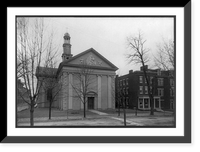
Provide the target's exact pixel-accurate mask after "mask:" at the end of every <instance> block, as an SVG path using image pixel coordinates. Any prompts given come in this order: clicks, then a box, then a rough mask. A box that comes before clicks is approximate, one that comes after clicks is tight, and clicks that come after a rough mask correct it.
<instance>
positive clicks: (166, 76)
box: [115, 65, 175, 110]
mask: <svg viewBox="0 0 200 152" xmlns="http://www.w3.org/2000/svg"><path fill="white" fill-rule="evenodd" d="M145 68H146V73H147V77H148V81H149V84H150V91H153V96H154V109H174V96H175V93H174V91H175V89H174V76H173V73H174V71H173V70H170V71H161V70H160V69H148V66H147V65H146V66H145ZM115 85H116V87H115V88H116V95H115V96H116V108H117V107H118V106H119V105H122V103H125V104H126V106H127V108H130V109H132V108H134V107H136V108H138V109H142V110H149V109H150V108H151V106H150V98H149V92H148V91H149V90H148V85H147V81H146V79H145V77H144V73H143V67H141V68H140V70H139V71H134V72H133V70H130V71H129V73H128V74H126V75H123V76H116V79H115Z"/></svg>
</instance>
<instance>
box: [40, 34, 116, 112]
mask: <svg viewBox="0 0 200 152" xmlns="http://www.w3.org/2000/svg"><path fill="white" fill-rule="evenodd" d="M70 39H71V37H70V35H69V33H65V34H64V44H63V54H62V62H61V63H60V64H59V67H58V68H54V69H52V70H53V71H54V74H55V81H56V83H57V84H58V85H57V87H56V88H54V89H53V91H52V94H53V95H55V94H56V96H55V100H54V102H53V104H52V107H56V108H59V109H60V110H82V109H84V102H85V108H86V110H87V109H102V110H103V109H114V108H115V76H116V74H115V71H116V70H117V69H118V68H117V67H116V66H115V65H113V64H112V63H111V62H110V61H108V60H107V59H106V58H105V57H103V56H102V55H101V54H100V53H98V52H97V51H96V50H95V49H93V48H90V49H88V50H85V51H83V52H82V53H80V54H78V55H75V56H73V55H72V54H71V44H70ZM41 68H43V67H41ZM43 69H44V70H45V68H43ZM40 77H42V75H38V79H40ZM38 103H39V104H38V106H39V107H48V106H49V102H48V93H47V91H46V90H45V89H44V88H41V94H40V97H39V102H38ZM40 103H41V104H40Z"/></svg>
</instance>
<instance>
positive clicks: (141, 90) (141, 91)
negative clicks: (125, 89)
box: [140, 86, 143, 94]
mask: <svg viewBox="0 0 200 152" xmlns="http://www.w3.org/2000/svg"><path fill="white" fill-rule="evenodd" d="M140 94H143V86H140Z"/></svg>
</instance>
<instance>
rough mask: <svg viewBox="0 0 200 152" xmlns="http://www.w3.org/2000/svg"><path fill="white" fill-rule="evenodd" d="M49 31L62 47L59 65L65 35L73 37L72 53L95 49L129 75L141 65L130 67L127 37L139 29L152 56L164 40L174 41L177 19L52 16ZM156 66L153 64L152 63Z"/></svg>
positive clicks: (131, 65) (120, 71) (121, 73)
mask: <svg viewBox="0 0 200 152" xmlns="http://www.w3.org/2000/svg"><path fill="white" fill-rule="evenodd" d="M45 23H47V24H48V28H49V29H53V31H54V32H55V40H56V43H57V44H58V45H59V53H60V54H59V58H58V60H59V63H60V62H61V55H62V53H63V49H62V44H63V35H64V33H66V32H68V33H69V34H70V36H71V44H72V48H71V53H72V54H73V55H77V54H79V53H81V52H83V51H85V50H87V49H89V48H94V49H95V50H96V51H97V52H99V53H100V54H101V55H103V56H104V57H105V58H106V59H108V60H109V61H110V62H112V63H113V64H114V65H116V66H117V67H118V68H119V70H118V71H117V74H120V75H124V74H127V73H128V71H129V70H131V69H132V70H134V71H135V70H139V67H140V66H141V65H134V64H128V62H127V59H126V57H125V54H126V53H127V51H128V49H127V45H126V38H127V37H129V36H131V35H135V34H138V31H139V30H140V31H141V32H142V33H143V38H144V39H145V40H146V43H145V47H146V48H149V49H150V50H151V51H150V52H149V56H150V57H151V56H152V54H155V51H156V45H157V44H158V43H160V42H162V39H166V40H167V39H172V40H173V38H174V20H173V18H166V17H164V18H163V17H159V18H158V17H154V18H150V17H149V18H147V17H140V18H139V17H121V18H119V17H114V18H113V17H96V18H94V17H81V18H80V17H57V18H55V17H53V18H45ZM149 64H150V65H151V66H150V67H153V64H152V63H149Z"/></svg>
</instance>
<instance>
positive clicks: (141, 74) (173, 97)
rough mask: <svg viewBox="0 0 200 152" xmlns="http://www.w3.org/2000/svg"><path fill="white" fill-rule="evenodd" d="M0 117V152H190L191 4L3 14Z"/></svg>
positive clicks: (24, 10) (10, 10) (11, 10)
mask: <svg viewBox="0 0 200 152" xmlns="http://www.w3.org/2000/svg"><path fill="white" fill-rule="evenodd" d="M14 52H15V53H14ZM4 108H5V109H7V111H6V115H5V117H6V122H5V123H4V125H5V131H4V132H5V133H6V134H5V136H4V138H3V139H1V142H2V143H191V2H190V1H188V2H187V3H185V4H182V5H180V6H168V5H167V6H166V5H163V6H157V7H151V6H149V7H147V6H146V7H137V6H136V7H87V8H86V7H52V8H48V7H46V8H45V7H38V8H36V7H35V8H34V7H31V8H28V7H21V8H18V7H13V8H12V7H8V8H7V103H6V104H5V107H4Z"/></svg>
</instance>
